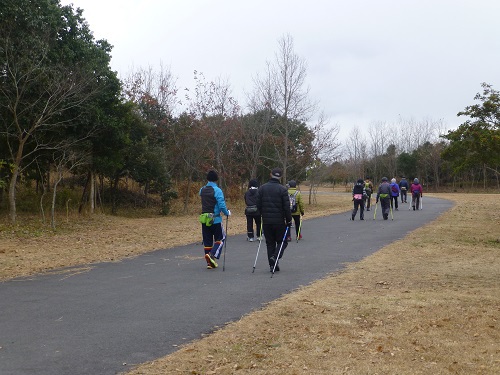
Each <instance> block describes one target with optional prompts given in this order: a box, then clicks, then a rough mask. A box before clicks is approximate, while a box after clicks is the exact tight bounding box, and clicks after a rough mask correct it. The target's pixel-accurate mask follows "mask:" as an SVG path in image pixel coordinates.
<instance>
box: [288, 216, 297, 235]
mask: <svg viewBox="0 0 500 375" xmlns="http://www.w3.org/2000/svg"><path fill="white" fill-rule="evenodd" d="M292 217H293V221H294V223H295V234H296V235H297V237H298V236H299V229H300V215H292ZM291 236H292V234H291V233H290V229H288V234H287V237H291Z"/></svg>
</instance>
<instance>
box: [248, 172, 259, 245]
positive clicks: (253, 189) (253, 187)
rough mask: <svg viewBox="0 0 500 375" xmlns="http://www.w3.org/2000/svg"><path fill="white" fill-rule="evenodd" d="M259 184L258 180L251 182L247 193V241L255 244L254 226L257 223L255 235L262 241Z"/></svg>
mask: <svg viewBox="0 0 500 375" xmlns="http://www.w3.org/2000/svg"><path fill="white" fill-rule="evenodd" d="M258 188H259V182H258V181H257V180H250V182H249V183H248V190H247V191H246V192H245V205H246V208H245V216H246V217H247V241H250V242H253V241H254V240H255V237H254V230H253V224H254V222H255V233H257V238H258V240H260V236H261V235H262V233H261V230H262V228H261V223H262V220H261V218H260V212H259V210H258V209H257V189H258Z"/></svg>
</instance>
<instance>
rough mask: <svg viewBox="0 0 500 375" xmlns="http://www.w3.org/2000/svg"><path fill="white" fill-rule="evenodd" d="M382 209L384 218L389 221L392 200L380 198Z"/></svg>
mask: <svg viewBox="0 0 500 375" xmlns="http://www.w3.org/2000/svg"><path fill="white" fill-rule="evenodd" d="M380 207H381V208H382V216H383V217H384V220H387V219H388V218H389V213H390V210H391V200H390V198H389V197H387V198H380Z"/></svg>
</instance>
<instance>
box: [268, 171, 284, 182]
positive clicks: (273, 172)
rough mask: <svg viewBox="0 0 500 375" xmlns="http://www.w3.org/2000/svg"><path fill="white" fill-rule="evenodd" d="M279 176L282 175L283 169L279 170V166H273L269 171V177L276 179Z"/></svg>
mask: <svg viewBox="0 0 500 375" xmlns="http://www.w3.org/2000/svg"><path fill="white" fill-rule="evenodd" d="M281 176H283V171H282V170H281V168H274V169H273V170H272V171H271V177H272V178H276V179H278V180H279V179H280V178H281Z"/></svg>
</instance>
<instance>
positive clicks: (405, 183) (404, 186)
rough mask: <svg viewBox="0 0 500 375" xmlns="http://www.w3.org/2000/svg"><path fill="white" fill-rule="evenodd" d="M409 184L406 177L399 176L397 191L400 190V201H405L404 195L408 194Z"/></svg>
mask: <svg viewBox="0 0 500 375" xmlns="http://www.w3.org/2000/svg"><path fill="white" fill-rule="evenodd" d="M409 188H410V186H409V185H408V181H407V180H406V177H405V176H403V177H401V181H399V191H400V192H401V203H406V197H407V195H408V189H409Z"/></svg>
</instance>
